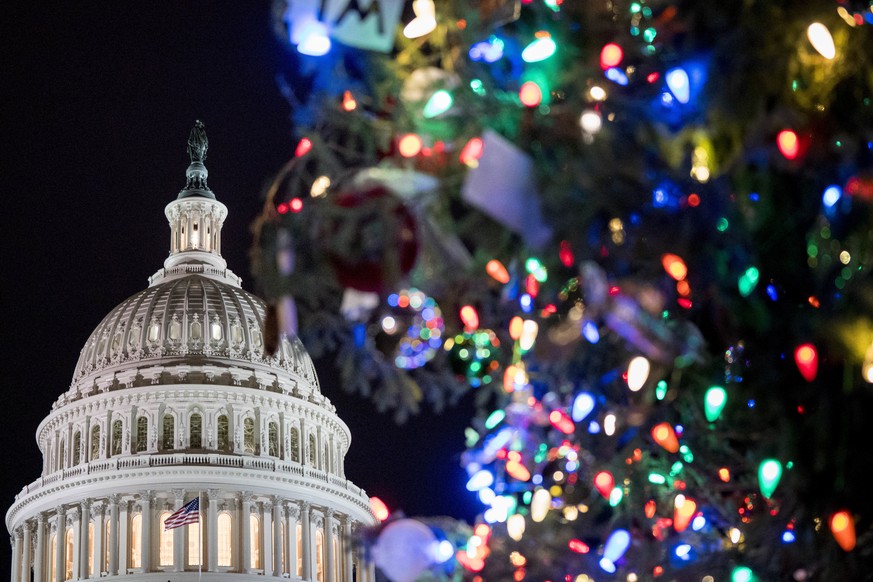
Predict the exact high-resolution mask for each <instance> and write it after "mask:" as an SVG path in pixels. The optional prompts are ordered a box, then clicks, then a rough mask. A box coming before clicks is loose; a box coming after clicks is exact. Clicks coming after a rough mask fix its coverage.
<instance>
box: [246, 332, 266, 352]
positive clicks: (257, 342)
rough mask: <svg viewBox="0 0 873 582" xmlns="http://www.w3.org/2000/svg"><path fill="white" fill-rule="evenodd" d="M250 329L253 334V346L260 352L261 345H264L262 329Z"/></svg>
mask: <svg viewBox="0 0 873 582" xmlns="http://www.w3.org/2000/svg"><path fill="white" fill-rule="evenodd" d="M249 331H250V332H251V334H252V347H253V348H254V350H255V351H256V352H260V351H261V347H263V345H264V336H263V335H261V330H259V329H257V328H255V327H252V329H251V330H249Z"/></svg>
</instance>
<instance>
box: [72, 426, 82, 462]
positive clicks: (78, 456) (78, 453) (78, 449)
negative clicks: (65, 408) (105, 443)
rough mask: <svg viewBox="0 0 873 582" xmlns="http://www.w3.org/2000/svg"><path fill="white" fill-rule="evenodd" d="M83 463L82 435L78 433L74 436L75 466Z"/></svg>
mask: <svg viewBox="0 0 873 582" xmlns="http://www.w3.org/2000/svg"><path fill="white" fill-rule="evenodd" d="M81 462H82V433H80V432H79V431H76V434H74V435H73V466H74V467H75V466H76V465H78V464H79V463H81Z"/></svg>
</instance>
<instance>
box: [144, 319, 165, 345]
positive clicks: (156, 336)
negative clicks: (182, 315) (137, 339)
mask: <svg viewBox="0 0 873 582" xmlns="http://www.w3.org/2000/svg"><path fill="white" fill-rule="evenodd" d="M146 337H147V338H148V341H149V343H150V344H156V343H158V340H160V339H161V324H160V322H159V321H158V320H157V318H155V317H153V318H152V322H151V323H150V324H149V333H148V336H146Z"/></svg>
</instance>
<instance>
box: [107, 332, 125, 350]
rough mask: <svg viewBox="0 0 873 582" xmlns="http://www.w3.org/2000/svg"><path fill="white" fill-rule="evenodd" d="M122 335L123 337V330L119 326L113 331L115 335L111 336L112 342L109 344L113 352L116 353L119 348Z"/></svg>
mask: <svg viewBox="0 0 873 582" xmlns="http://www.w3.org/2000/svg"><path fill="white" fill-rule="evenodd" d="M123 337H124V330H123V329H121V328H119V329H118V330H117V331H116V332H115V335H113V336H112V343H111V344H110V349H111V350H112V353H113V354H114V353H117V352H118V350H119V349H121V341H122V338H123Z"/></svg>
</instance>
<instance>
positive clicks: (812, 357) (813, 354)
mask: <svg viewBox="0 0 873 582" xmlns="http://www.w3.org/2000/svg"><path fill="white" fill-rule="evenodd" d="M794 363H795V364H797V369H798V370H800V375H801V376H803V378H804V379H805V380H806V381H807V382H812V381H813V380H815V377H816V375H817V374H818V352H817V351H816V349H815V346H814V345H812V344H808V343H807V344H801V345H799V346H797V348H796V349H795V350H794Z"/></svg>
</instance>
